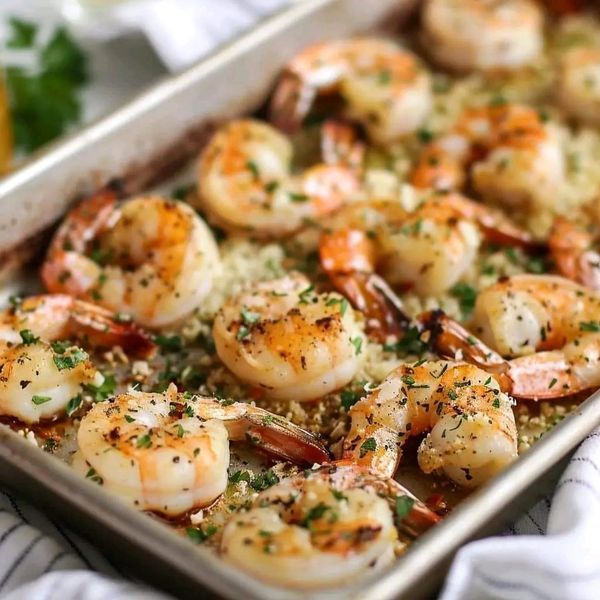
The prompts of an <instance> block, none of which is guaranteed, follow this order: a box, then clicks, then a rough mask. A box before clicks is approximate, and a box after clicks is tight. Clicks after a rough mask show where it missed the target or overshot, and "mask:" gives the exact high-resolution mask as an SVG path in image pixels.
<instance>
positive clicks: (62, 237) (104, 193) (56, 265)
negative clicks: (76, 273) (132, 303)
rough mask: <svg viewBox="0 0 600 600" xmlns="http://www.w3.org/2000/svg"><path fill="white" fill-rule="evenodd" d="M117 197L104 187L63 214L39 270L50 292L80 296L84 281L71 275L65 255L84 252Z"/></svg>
mask: <svg viewBox="0 0 600 600" xmlns="http://www.w3.org/2000/svg"><path fill="white" fill-rule="evenodd" d="M117 200H118V192H117V190H116V189H114V188H112V187H106V188H103V189H101V190H99V191H98V192H96V193H95V194H92V195H91V196H88V197H86V198H84V199H83V200H81V201H80V202H79V204H77V205H76V206H75V207H74V208H73V209H72V210H71V211H70V212H69V213H68V214H67V216H66V217H65V219H64V220H63V222H62V224H61V225H60V227H59V228H58V230H57V231H56V233H55V234H54V237H53V238H52V241H51V243H50V246H49V247H48V252H47V254H46V259H45V261H44V264H43V265H42V269H41V278H42V281H43V283H44V285H45V286H46V289H47V290H48V291H50V292H57V293H60V292H64V293H67V294H71V295H76V296H79V295H82V294H84V293H85V292H87V291H88V287H86V283H84V282H81V281H77V280H76V279H75V278H73V277H71V273H70V271H69V262H70V261H69V257H70V256H72V255H71V252H73V253H80V254H84V253H85V252H86V250H87V246H88V244H89V243H90V242H91V241H92V240H94V239H95V238H96V237H97V236H98V235H99V234H100V233H101V232H102V231H103V230H104V229H105V228H106V227H107V225H108V223H109V221H110V219H111V217H112V216H113V214H114V212H115V208H116V204H117Z"/></svg>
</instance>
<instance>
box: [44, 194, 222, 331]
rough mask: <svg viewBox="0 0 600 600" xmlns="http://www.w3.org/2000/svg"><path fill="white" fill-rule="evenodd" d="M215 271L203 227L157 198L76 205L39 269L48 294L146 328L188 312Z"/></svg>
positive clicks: (110, 198)
mask: <svg viewBox="0 0 600 600" xmlns="http://www.w3.org/2000/svg"><path fill="white" fill-rule="evenodd" d="M219 270H220V258H219V251H218V248H217V245H216V242H215V240H214V237H213V235H212V233H211V231H210V229H209V228H208V227H207V225H206V224H205V223H204V222H203V221H202V220H201V219H200V218H199V217H198V216H197V215H196V213H195V212H194V210H193V209H192V208H190V207H189V206H187V205H185V204H183V203H181V202H174V201H169V200H165V199H164V198H160V197H157V196H148V197H139V198H134V199H132V200H129V201H127V202H125V203H123V204H122V205H121V206H120V207H118V206H117V204H116V197H115V195H114V194H110V193H103V194H98V195H96V196H93V197H91V198H89V199H87V200H84V201H83V202H82V203H81V204H80V205H78V206H77V207H76V208H75V209H74V210H73V211H71V213H70V214H69V215H67V217H66V219H65V220H64V222H63V224H62V225H61V227H60V228H59V230H58V232H57V233H56V235H55V237H54V239H53V241H52V243H51V245H50V248H49V251H48V255H47V257H46V260H45V262H44V265H43V267H42V279H43V281H44V284H45V285H46V287H47V288H48V289H49V290H50V291H53V292H62V293H67V294H70V295H73V296H76V297H79V298H84V299H88V300H94V301H96V302H97V303H99V304H101V305H102V306H105V307H106V308H109V309H111V310H114V311H119V312H124V313H128V314H129V315H131V316H132V317H133V319H134V320H135V321H136V322H138V323H140V324H142V325H144V326H147V327H164V326H166V325H170V324H173V323H176V322H178V321H180V320H181V319H183V318H184V317H186V316H188V315H189V314H191V313H192V312H193V311H194V310H195V309H196V308H197V307H198V306H199V305H200V304H201V303H202V300H203V299H204V298H205V297H206V296H207V295H208V294H209V293H210V291H211V289H212V284H213V280H214V277H215V275H216V274H217V273H218V272H219Z"/></svg>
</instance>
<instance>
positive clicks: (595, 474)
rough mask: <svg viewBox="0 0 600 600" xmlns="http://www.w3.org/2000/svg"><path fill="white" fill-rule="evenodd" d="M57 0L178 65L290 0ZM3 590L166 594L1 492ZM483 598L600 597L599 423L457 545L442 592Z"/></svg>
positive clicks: (98, 596)
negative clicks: (546, 491)
mask: <svg viewBox="0 0 600 600" xmlns="http://www.w3.org/2000/svg"><path fill="white" fill-rule="evenodd" d="M32 1H33V0H32ZM61 1H63V8H64V10H65V13H66V14H67V16H69V17H70V18H71V19H72V20H73V22H74V23H75V24H76V25H77V26H78V27H79V30H80V33H81V34H85V35H91V36H95V37H96V38H98V39H107V38H109V37H114V36H116V35H120V34H122V33H123V31H124V29H140V30H142V31H143V32H144V33H145V34H146V35H147V37H148V39H149V40H150V42H151V43H152V44H153V46H154V48H155V49H156V51H157V53H158V54H159V55H160V57H161V59H162V60H163V61H164V63H165V64H166V65H167V66H168V67H169V68H170V69H172V70H176V69H179V68H181V67H183V66H185V65H187V64H189V63H190V62H191V61H193V60H195V59H196V58H198V57H200V56H202V55H203V54H206V53H207V52H208V51H210V50H211V49H212V48H214V47H215V46H217V45H219V44H221V43H223V42H225V41H226V40H227V39H229V38H230V37H231V36H233V35H234V34H236V33H238V32H240V31H242V30H243V29H246V28H248V27H249V26H251V25H252V24H253V23H254V22H255V21H257V20H258V19H260V18H262V17H264V16H265V15H267V14H268V13H270V12H272V11H274V10H277V9H278V8H280V7H281V6H282V5H284V4H286V3H288V2H290V1H291V0H135V1H130V2H128V3H124V4H122V5H117V8H115V9H114V10H112V11H111V12H110V13H106V14H104V15H103V16H102V18H100V19H98V18H95V19H88V20H86V19H85V17H84V15H83V14H82V13H80V12H77V11H78V4H77V0H61ZM42 3H43V4H44V3H45V2H42ZM13 4H14V5H16V4H19V3H18V2H14V3H13ZM23 6H25V5H23ZM5 7H6V5H5ZM76 9H77V10H76ZM0 597H1V598H2V599H3V600H6V599H10V600H31V599H34V600H37V599H44V600H104V599H108V598H111V600H112V599H119V598H121V597H122V598H128V599H132V600H138V599H140V600H141V599H142V598H145V599H151V600H154V599H156V600H158V599H160V598H162V599H166V598H167V597H166V596H165V595H163V594H160V593H158V592H153V591H152V590H149V589H148V588H145V587H143V586H141V585H138V584H134V583H131V582H130V581H128V580H127V579H126V578H125V577H124V575H123V573H122V572H121V571H120V569H119V566H118V564H115V563H113V562H112V561H111V559H110V558H109V557H103V556H102V555H100V554H99V553H98V551H96V550H95V549H94V548H93V547H92V546H90V545H89V544H87V543H85V542H83V541H82V540H81V539H79V538H78V537H77V536H75V535H74V534H73V533H71V532H69V531H68V530H67V529H65V528H64V527H63V526H62V525H61V524H60V523H57V522H56V521H54V520H53V519H51V518H49V517H47V516H45V515H42V514H41V513H40V512H38V511H37V510H35V509H34V508H32V507H30V506H29V505H28V504H26V503H24V502H22V501H20V500H19V499H17V498H15V497H13V496H12V495H10V494H8V493H5V492H2V491H0ZM488 598H489V599H492V598H493V599H507V600H508V599H510V600H529V599H533V600H588V599H589V600H598V599H600V430H598V431H596V432H595V433H593V434H592V435H590V436H589V437H588V438H587V439H586V441H585V442H584V443H583V444H582V446H581V447H580V449H579V450H578V452H577V454H576V455H575V456H574V458H573V459H572V460H571V462H570V464H569V467H568V469H567V471H566V472H565V474H564V475H563V477H562V479H561V480H560V483H559V484H558V486H557V488H556V490H555V492H554V496H553V498H552V500H551V499H550V498H547V499H545V500H543V501H542V502H540V503H539V504H537V505H536V506H534V507H533V508H532V509H531V510H529V511H528V512H526V513H525V514H524V515H523V517H522V518H521V519H519V520H518V521H517V522H516V523H515V524H514V525H513V526H512V527H511V528H510V530H509V531H508V532H506V535H504V536H503V537H494V538H489V539H485V540H482V541H479V542H474V543H471V544H468V545H467V546H465V547H464V548H463V549H462V550H461V551H460V552H459V554H458V555H457V557H456V559H455V561H454V564H453V565H452V569H451V571H450V574H449V576H448V579H447V581H446V585H445V587H444V590H443V592H442V594H441V600H485V599H488Z"/></svg>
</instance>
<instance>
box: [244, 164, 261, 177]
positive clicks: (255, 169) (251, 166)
mask: <svg viewBox="0 0 600 600" xmlns="http://www.w3.org/2000/svg"><path fill="white" fill-rule="evenodd" d="M246 167H248V171H250V173H252V176H253V177H254V179H260V171H259V170H258V165H257V164H256V163H255V162H254V161H253V160H249V161H248V162H247V163H246Z"/></svg>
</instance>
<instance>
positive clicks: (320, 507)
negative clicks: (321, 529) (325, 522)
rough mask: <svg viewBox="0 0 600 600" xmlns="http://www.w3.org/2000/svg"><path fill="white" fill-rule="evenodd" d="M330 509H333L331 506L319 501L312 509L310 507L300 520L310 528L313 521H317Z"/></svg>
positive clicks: (304, 525) (301, 523)
mask: <svg viewBox="0 0 600 600" xmlns="http://www.w3.org/2000/svg"><path fill="white" fill-rule="evenodd" d="M329 510H331V506H328V505H327V504H325V503H324V502H319V503H318V504H316V505H315V506H313V507H312V508H311V509H309V511H308V512H307V513H306V515H305V516H304V518H303V519H302V521H300V526H301V527H306V528H307V529H310V526H311V523H312V522H313V521H317V520H318V519H321V518H322V517H323V515H324V514H325V513H326V512H327V511H329Z"/></svg>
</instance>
